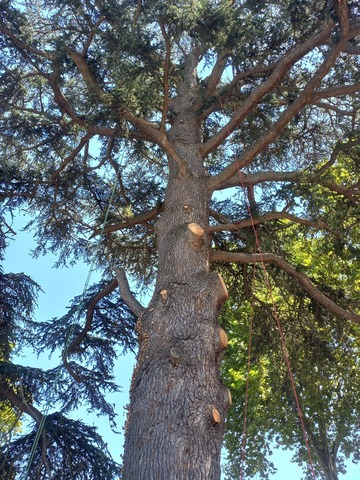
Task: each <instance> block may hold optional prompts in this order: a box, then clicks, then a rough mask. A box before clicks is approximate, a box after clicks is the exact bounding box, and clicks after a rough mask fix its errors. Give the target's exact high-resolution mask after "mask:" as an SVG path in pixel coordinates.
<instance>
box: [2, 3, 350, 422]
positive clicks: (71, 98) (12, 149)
mask: <svg viewBox="0 0 360 480" xmlns="http://www.w3.org/2000/svg"><path fill="white" fill-rule="evenodd" d="M359 34H360V17H359V7H358V6H357V2H345V1H343V0H338V1H318V0H314V1H312V0H309V1H290V0H280V1H277V2H271V1H264V2H256V1H252V0H239V1H236V0H233V1H231V0H223V1H215V0H212V1H211V0H199V1H178V2H172V1H171V2H170V1H169V2H168V1H155V0H149V1H141V0H138V1H112V0H105V1H102V0H99V1H98V0H94V1H85V2H80V1H76V0H74V1H73V0H68V1H66V2H65V1H64V2H63V1H44V2H42V1H38V2H33V1H23V2H15V1H11V0H2V1H1V2H0V46H1V62H0V75H1V80H0V137H1V146H0V148H1V165H0V182H1V191H0V199H1V201H2V207H1V208H2V211H1V212H0V213H1V214H2V212H6V213H8V214H9V213H11V212H14V211H15V210H16V209H17V208H18V207H21V208H22V209H23V210H24V211H26V212H28V213H29V214H30V215H31V218H32V221H31V223H30V224H29V228H32V229H34V232H35V235H36V238H37V241H38V247H37V250H36V252H35V253H36V254H38V255H40V254H43V253H46V252H47V251H51V252H56V253H58V254H59V265H61V264H63V263H66V262H68V261H73V260H76V259H79V258H82V259H85V260H89V259H90V258H91V256H92V255H93V253H94V250H95V246H96V245H97V241H98V238H101V248H100V249H99V250H96V252H97V265H98V267H99V268H101V269H102V270H103V272H104V282H103V283H102V284H101V285H99V286H98V292H99V293H98V296H97V294H96V291H95V290H93V291H91V292H89V296H88V298H87V302H88V315H87V319H86V320H87V322H86V323H85V327H84V328H83V329H80V328H79V330H78V331H76V332H75V333H76V337H75V339H74V342H73V343H72V344H71V345H70V346H69V353H71V354H73V358H76V360H77V362H78V363H77V364H75V363H74V364H73V365H72V367H71V366H70V365H67V366H68V371H69V372H70V374H71V375H73V377H74V378H75V379H76V376H78V377H79V376H80V377H81V374H82V373H84V371H83V370H82V368H85V367H82V366H81V362H82V361H85V360H86V359H87V360H86V361H87V362H89V363H91V365H92V366H94V364H95V365H96V368H100V369H101V368H103V372H105V371H106V372H108V371H110V370H111V367H112V362H111V361H109V363H108V364H106V365H105V366H104V365H102V364H101V361H100V357H101V355H103V354H104V352H105V350H106V345H100V343H101V342H100V340H99V338H100V337H101V335H104V336H106V338H108V339H113V340H114V341H115V342H119V341H121V342H122V344H123V345H124V344H125V345H130V346H131V345H132V341H133V340H132V337H131V333H129V330H128V326H129V325H132V322H133V319H132V317H131V316H129V313H128V311H122V312H121V315H122V316H123V317H124V318H127V320H128V322H129V323H126V325H125V327H124V329H123V330H122V331H119V329H118V328H113V329H112V328H108V329H107V330H106V332H105V333H104V328H105V327H104V325H105V323H106V321H107V320H108V319H109V315H110V317H111V314H109V311H110V309H109V308H107V307H109V305H108V304H107V303H106V302H107V300H104V298H106V297H107V296H108V295H113V292H114V290H115V288H116V280H115V279H114V269H116V268H125V269H126V270H127V272H128V273H129V274H131V275H133V277H134V278H135V279H136V280H137V281H138V282H139V284H145V285H148V284H150V283H151V282H152V281H153V279H154V276H155V272H156V267H157V246H156V241H155V236H156V232H155V228H154V225H155V221H156V219H157V218H158V216H159V215H160V213H161V212H162V210H163V209H164V208H165V207H164V194H165V189H166V187H167V186H168V185H169V182H170V183H171V181H172V179H174V178H180V179H184V181H186V179H189V178H191V177H192V176H196V175H202V173H204V172H205V173H206V182H207V188H208V192H209V195H210V196H212V203H211V208H210V209H209V224H208V225H204V227H205V228H206V229H207V232H208V233H210V234H211V235H212V239H213V253H212V258H211V260H212V262H213V263H214V264H215V263H216V264H218V263H222V264H232V263H240V264H244V265H248V264H253V263H257V262H259V261H260V260H261V258H260V256H259V254H258V253H256V245H255V240H254V235H253V229H252V225H251V222H250V220H249V210H248V207H247V205H249V207H250V211H251V213H252V216H253V218H254V222H255V224H256V225H257V226H258V227H257V228H258V232H259V238H260V242H261V248H262V251H263V252H264V254H263V257H262V259H263V260H264V261H265V262H266V263H269V264H272V265H274V268H273V272H274V275H275V277H276V272H278V271H279V270H281V271H284V272H286V273H287V274H288V275H289V276H290V277H291V278H292V279H293V280H292V281H293V282H294V283H291V285H298V284H299V285H301V288H302V289H304V291H306V292H307V295H309V296H310V297H311V298H312V299H313V301H314V302H315V303H316V305H318V306H321V307H319V308H324V309H325V310H323V311H326V312H330V315H335V316H337V317H338V318H345V319H347V320H350V321H354V322H357V323H359V322H360V316H359V315H358V314H357V313H356V311H358V309H359V298H358V294H359V276H357V270H356V269H355V268H354V265H356V262H357V261H358V259H359V252H360V245H359V243H360V238H359V231H358V228H357V219H358V216H359V207H358V197H359V173H360V167H359V155H360V137H359V123H358V119H359V108H360V103H359V93H360V68H359V67H360V62H359V56H358V55H359V54H360V45H359ZM184 124H185V125H187V128H188V130H187V132H188V135H180V134H179V132H184V129H183V128H180V127H181V126H183V125H184ZM190 139H191V140H190ZM190 141H191V142H192V145H193V152H194V155H195V154H196V155H200V156H201V158H202V159H203V169H204V170H203V171H202V172H199V171H198V170H197V167H196V165H195V162H192V160H191V158H189V157H188V156H187V154H185V153H184V152H185V150H184V149H183V145H188V144H189V142H190ZM110 199H111V207H110V210H109V211H107V206H108V203H109V200H110ZM189 208H190V206H189ZM105 220H106V225H105V226H104V227H103V224H104V221H105ZM8 233H9V231H8V232H7V231H6V229H3V230H2V232H1V235H2V236H1V237H0V241H1V242H3V239H4V238H5V236H6V234H8ZM297 237H298V238H299V239H301V241H302V242H303V244H302V246H301V248H299V246H298V245H297V248H295V249H294V248H293V247H294V245H295V243H294V242H295V239H296V238H297ZM299 241H300V240H299ZM311 242H312V243H311ZM310 243H311V248H315V249H316V252H317V253H316V254H314V253H312V255H311V262H310V261H308V260H309V256H307V255H306V254H305V253H304V252H303V251H302V249H305V248H306V246H309V245H310ZM295 246H296V245H295ZM309 248H310V247H309ZM334 258H336V262H335V260H334V262H335V263H336V265H335V263H334V265H335V267H334V268H335V269H337V273H338V274H335V273H334V275H333V276H331V275H325V273H324V272H325V266H326V264H327V263H331V262H332V261H333V259H334ZM322 262H323V265H320V264H321V263H322ZM244 268H245V267H244ZM245 270H246V268H245ZM118 274H119V271H118ZM227 274H228V275H229V277H230V278H231V281H230V283H231V282H233V281H234V282H235V281H236V279H237V278H238V276H239V271H238V270H237V269H234V268H233V267H229V268H228V270H227ZM121 278H123V277H121ZM121 278H120V277H119V275H118V280H119V282H120V283H121ZM339 282H340V284H339ZM340 291H341V294H340V293H339V292H340ZM109 298H112V297H109ZM77 300H79V299H77ZM100 300H102V301H103V302H105V306H104V309H105V311H106V314H104V315H101V314H100V313H99V315H98V316H97V317H96V321H94V323H93V324H92V320H93V313H94V308H95V305H97V302H98V301H100ZM108 302H109V303H111V301H110V300H108ZM75 304H76V303H75ZM102 305H104V304H102ZM121 308H123V306H122V305H120V307H119V309H120V310H121ZM133 310H134V309H133ZM135 310H136V307H135ZM89 311H90V313H89ZM103 311H104V310H103ZM71 315H72V313H71V312H69V314H68V315H67V316H64V317H63V318H62V319H61V320H62V322H61V323H60V327H61V328H62V333H61V335H62V337H63V338H65V336H66V335H65V333H64V332H65V331H66V328H67V326H68V325H69V323H71ZM94 318H95V317H94ZM96 322H97V323H96ZM57 328H59V324H53V323H51V324H50V323H49V324H46V335H44V336H43V337H41V342H42V345H40V347H39V348H43V346H44V342H48V344H49V348H51V349H53V345H54V342H56V338H57V330H56V329H57ZM92 328H95V330H94V331H95V332H96V335H97V339H98V342H95V341H92V340H93V339H92V338H91V336H90V333H89V332H91V329H92ZM129 328H130V327H129ZM84 341H85V351H86V354H85V353H84V351H83V350H81V348H80V347H79V345H80V343H81V342H84ZM41 342H40V343H41ZM96 349H97V350H96ZM95 350H96V351H97V352H99V351H100V352H101V355H100V354H99V355H98V356H96V355H95V357H94V358H95V360H93V359H92V354H93V352H94V351H95ZM74 355H77V357H75V356H74ZM86 355H88V357H86ZM111 355H113V351H112V352H111ZM90 358H91V360H90ZM84 359H85V360H84ZM89 363H88V365H89ZM15 377H16V376H14V375H13V377H12V381H13V382H14V381H15V380H16V378H15ZM78 379H79V378H77V380H78ZM96 381H97V380H96ZM96 381H95V380H94V382H95V383H93V387H94V385H97V384H96ZM106 408H107V407H106ZM106 408H105V410H106ZM111 415H112V413H111V412H110V416H111ZM59 421H60V420H59Z"/></svg>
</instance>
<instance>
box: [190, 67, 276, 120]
mask: <svg viewBox="0 0 360 480" xmlns="http://www.w3.org/2000/svg"><path fill="white" fill-rule="evenodd" d="M277 65H278V63H277V62H274V63H271V64H270V65H266V66H262V65H258V66H256V67H254V68H252V69H250V70H247V71H246V72H240V73H238V74H237V75H236V76H235V77H234V78H233V79H232V80H231V82H230V83H229V84H228V85H226V90H225V91H224V92H222V93H218V95H217V99H216V100H215V101H214V103H213V104H212V105H211V106H210V107H208V108H207V109H206V110H204V111H203V112H201V114H200V115H199V116H198V120H199V121H203V120H205V119H206V118H207V117H208V116H209V115H210V114H211V113H213V112H216V111H219V110H222V109H223V104H224V103H225V101H226V100H228V99H229V98H230V97H232V96H233V95H234V90H235V88H236V87H237V86H238V87H239V86H240V85H242V84H243V83H244V80H245V79H246V78H249V77H252V76H255V75H261V74H265V73H268V72H271V71H273V70H274V69H275V68H276V66H277ZM214 93H215V92H214ZM205 98H206V97H205ZM236 98H239V93H238V92H237V93H236ZM246 98H247V96H245V97H244V100H245V99H246ZM200 108H201V105H199V106H198V109H200Z"/></svg>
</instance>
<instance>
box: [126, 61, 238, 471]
mask: <svg viewBox="0 0 360 480" xmlns="http://www.w3.org/2000/svg"><path fill="white" fill-rule="evenodd" d="M196 60H197V59H196V58H194V57H192V56H190V55H189V56H188V57H187V62H186V67H185V74H184V82H183V84H182V85H181V86H180V88H179V91H178V97H177V100H176V102H175V103H174V105H173V106H172V107H173V110H174V112H175V117H174V118H175V120H174V124H173V125H172V129H171V131H170V132H169V134H168V135H169V137H170V140H171V142H172V144H173V145H174V147H175V149H176V152H177V154H178V155H179V156H180V157H181V159H182V160H183V161H185V163H186V173H185V174H184V173H183V172H182V171H181V169H180V168H179V165H178V162H175V161H174V159H173V158H169V165H170V167H169V183H168V187H167V191H166V196H165V207H164V212H163V213H162V215H161V217H160V219H159V220H158V222H157V227H156V230H157V239H158V252H159V259H158V276H157V282H156V288H155V293H154V296H153V298H152V301H151V302H150V305H149V307H148V308H147V309H146V310H145V312H144V313H143V314H142V315H141V317H140V318H139V320H138V325H137V328H138V335H139V354H138V360H137V365H136V367H135V371H134V374H133V379H132V385H131V392H130V407H129V416H128V420H127V425H126V433H125V452H124V470H123V478H124V479H126V480H169V479H171V480H180V479H181V480H185V479H186V480H191V479H193V480H216V479H219V478H220V450H221V441H222V435H223V430H224V422H225V418H226V414H227V410H228V408H229V405H230V402H231V397H230V395H229V392H228V390H227V388H226V387H225V386H224V385H223V383H222V382H221V379H220V377H219V364H220V360H221V352H222V351H223V350H224V348H225V347H226V346H227V338H226V334H225V332H223V331H222V330H221V329H220V327H219V325H218V323H217V315H218V311H219V307H220V306H221V304H222V303H223V302H224V301H225V300H226V298H227V291H226V287H225V285H224V283H223V281H222V279H221V278H220V276H219V275H218V274H217V273H215V272H211V271H210V240H209V238H208V236H207V234H206V233H205V229H206V226H207V222H208V210H209V199H210V194H209V192H208V186H207V176H206V172H205V170H204V168H203V158H202V156H201V155H200V147H201V145H200V127H199V125H198V123H197V122H196V120H195V114H194V112H193V109H192V103H191V99H192V98H196V96H195V95H194V96H193V95H192V93H193V92H194V90H196V88H197V80H196V75H195V74H194V72H195V61H196Z"/></svg>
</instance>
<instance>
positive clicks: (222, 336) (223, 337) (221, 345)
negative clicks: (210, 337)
mask: <svg viewBox="0 0 360 480" xmlns="http://www.w3.org/2000/svg"><path fill="white" fill-rule="evenodd" d="M228 345H229V341H228V336H227V334H226V332H225V330H223V329H222V328H219V330H218V337H217V342H216V352H217V353H219V352H222V351H223V350H225V348H227V347H228Z"/></svg>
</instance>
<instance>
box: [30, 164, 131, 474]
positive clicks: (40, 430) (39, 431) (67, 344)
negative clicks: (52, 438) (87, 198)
mask: <svg viewBox="0 0 360 480" xmlns="http://www.w3.org/2000/svg"><path fill="white" fill-rule="evenodd" d="M120 167H121V162H119V165H118V171H117V172H116V178H117V177H118V175H119V173H120ZM115 189H116V182H115V181H114V182H113V185H112V188H111V193H110V198H109V202H108V205H107V208H106V211H105V216H104V221H103V223H102V226H101V230H100V232H99V238H98V241H97V244H96V248H95V250H94V253H93V258H92V261H91V264H90V268H89V272H88V275H87V278H86V281H85V285H84V288H83V291H82V294H81V297H80V301H79V304H78V306H77V311H76V312H75V313H76V316H75V320H74V321H73V323H72V324H71V327H70V330H69V332H68V335H67V337H66V341H65V346H64V350H63V351H62V354H61V359H62V364H63V365H66V364H67V360H66V357H67V354H68V350H69V347H70V345H71V341H72V337H73V334H74V331H75V328H76V325H77V324H78V321H79V319H80V313H81V311H80V309H81V306H82V305H83V302H84V298H85V294H86V291H87V289H88V287H89V283H90V279H91V275H92V274H93V272H94V270H95V268H94V267H95V262H96V257H97V254H98V253H99V250H100V246H101V241H102V237H103V234H104V229H105V226H106V223H107V220H108V217H109V213H110V208H111V207H112V201H113V199H114V195H115ZM69 368H70V367H69V365H67V369H68V370H69ZM73 373H74V372H73ZM59 374H60V370H59V371H58V374H57V376H59ZM73 377H74V378H75V377H76V374H74V375H73ZM49 409H50V402H48V403H47V404H46V406H45V413H44V415H43V416H42V418H41V421H40V423H39V426H38V429H37V432H36V436H35V439H34V442H33V445H32V448H31V452H30V457H29V460H28V463H27V467H26V472H25V477H24V480H26V478H28V477H29V473H30V468H31V465H32V462H33V460H34V456H35V452H36V448H37V445H38V443H39V440H40V436H41V434H42V433H43V431H44V426H45V422H46V418H47V415H48V412H49Z"/></svg>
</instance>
